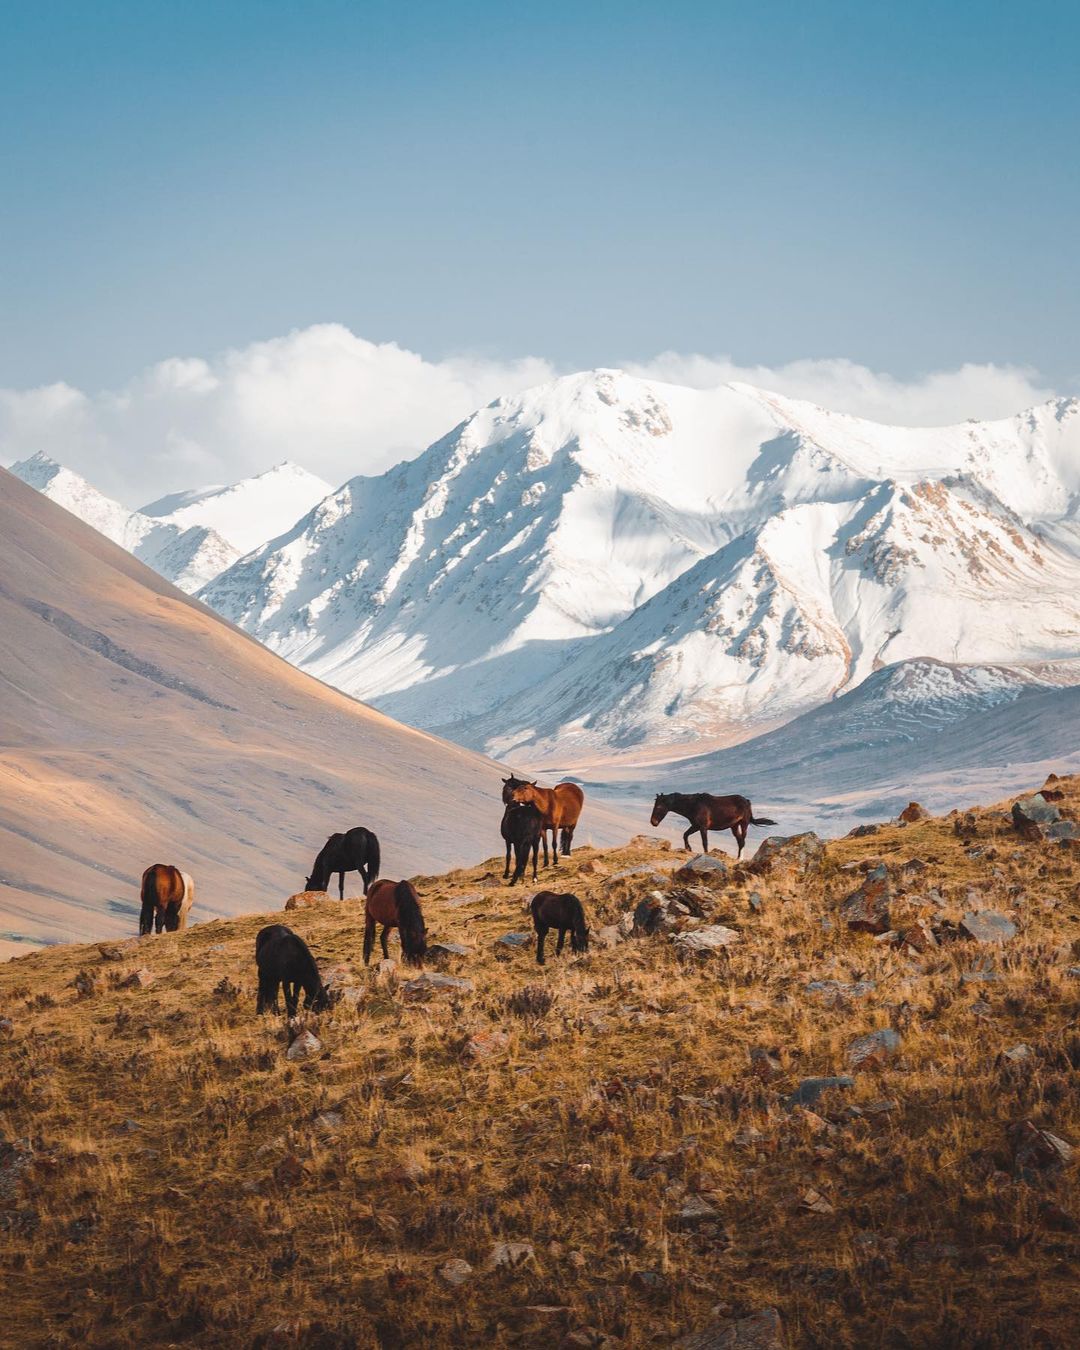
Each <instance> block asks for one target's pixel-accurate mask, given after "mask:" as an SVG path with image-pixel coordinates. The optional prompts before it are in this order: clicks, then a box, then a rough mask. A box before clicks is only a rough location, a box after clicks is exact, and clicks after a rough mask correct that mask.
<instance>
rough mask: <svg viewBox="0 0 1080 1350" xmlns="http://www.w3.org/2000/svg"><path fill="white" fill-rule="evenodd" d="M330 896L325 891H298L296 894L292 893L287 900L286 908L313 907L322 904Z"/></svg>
mask: <svg viewBox="0 0 1080 1350" xmlns="http://www.w3.org/2000/svg"><path fill="white" fill-rule="evenodd" d="M328 899H329V896H328V895H327V893H326V892H325V891H297V893H296V894H295V895H290V896H289V898H288V900H286V901H285V908H286V909H312V908H314V906H315V905H321V904H322V902H323V901H324V900H328Z"/></svg>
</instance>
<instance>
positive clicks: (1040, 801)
mask: <svg viewBox="0 0 1080 1350" xmlns="http://www.w3.org/2000/svg"><path fill="white" fill-rule="evenodd" d="M1017 811H1020V812H1021V814H1022V815H1024V816H1025V817H1026V818H1027V819H1028V820H1033V821H1034V822H1035V824H1036V825H1052V824H1053V823H1054V821H1055V820H1060V819H1061V811H1060V810H1059V809H1058V807H1056V806H1055V805H1054V803H1053V802H1048V801H1047V800H1046V798H1045V797H1044V796H1043V795H1042V793H1041V792H1036V793H1035V795H1034V796H1033V797H1021V798H1020V800H1019V801H1018V802H1014V803H1013V815H1014V817H1015V815H1016V812H1017Z"/></svg>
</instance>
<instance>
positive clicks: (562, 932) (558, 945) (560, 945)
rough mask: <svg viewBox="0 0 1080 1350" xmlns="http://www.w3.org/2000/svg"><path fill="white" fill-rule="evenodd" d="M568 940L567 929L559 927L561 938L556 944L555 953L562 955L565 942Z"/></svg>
mask: <svg viewBox="0 0 1080 1350" xmlns="http://www.w3.org/2000/svg"><path fill="white" fill-rule="evenodd" d="M565 941H566V929H565V928H560V929H559V940H558V942H556V944H555V955H556V956H562V949H563V943H564V942H565Z"/></svg>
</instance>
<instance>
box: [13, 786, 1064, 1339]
mask: <svg viewBox="0 0 1080 1350" xmlns="http://www.w3.org/2000/svg"><path fill="white" fill-rule="evenodd" d="M1040 781H1041V780H1038V779H1036V780H1033V781H1031V782H1029V783H1028V784H1027V785H1026V791H1030V790H1031V789H1033V788H1035V787H1037V785H1038V783H1039V782H1040ZM1045 786H1046V789H1047V791H1048V792H1049V793H1052V794H1053V800H1048V799H1047V798H1042V799H1041V800H1040V799H1039V798H1034V799H1029V798H1027V795H1026V792H1025V801H1024V803H1023V805H1024V806H1026V807H1027V809H1028V810H1029V811H1031V812H1033V813H1034V814H1036V815H1038V816H1040V817H1042V818H1043V819H1044V820H1046V822H1047V823H1046V824H1045V825H1036V826H1035V827H1034V828H1033V829H1029V828H1027V827H1025V829H1024V832H1023V833H1022V834H1021V833H1020V832H1018V830H1017V829H1016V827H1015V825H1014V818H1013V815H1012V814H1011V808H1012V806H1013V804H1014V803H1013V801H1012V799H1010V798H1005V799H1004V800H1000V799H998V801H997V804H996V805H995V806H990V807H985V808H973V809H972V810H970V811H967V810H965V811H962V812H954V813H952V814H951V815H949V816H945V817H942V816H937V817H926V815H925V813H922V814H920V813H919V812H912V813H909V814H911V815H912V816H913V817H914V819H913V822H912V823H910V824H908V823H904V824H897V823H895V822H893V823H879V824H877V826H876V828H873V827H872V828H871V830H870V831H869V832H868V831H865V830H864V831H863V832H861V833H860V834H859V835H858V836H857V837H853V838H847V839H840V840H830V841H825V842H823V841H821V840H820V839H817V838H815V837H813V836H809V835H803V836H802V837H801V838H795V839H784V838H775V839H770V840H768V841H766V843H765V845H764V846H763V848H762V850H761V851H760V852H759V855H758V857H757V858H755V859H754V860H752V861H750V862H746V861H744V863H743V864H741V865H739V866H735V865H734V864H733V860H732V859H731V858H727V859H724V858H721V857H718V856H715V855H714V856H711V857H709V858H706V859H696V860H691V859H689V858H688V855H686V854H676V853H674V852H673V851H672V850H671V848H670V845H669V844H668V843H667V841H666V840H663V839H657V838H655V837H652V838H648V837H645V838H642V837H639V838H638V839H636V840H634V841H632V842H631V843H630V844H629V845H627V846H623V847H620V848H618V849H612V850H606V851H601V850H592V849H588V848H581V849H580V850H578V851H577V852H576V853H575V855H574V857H572V858H571V859H570V860H569V861H568V862H567V863H565V864H563V865H561V866H560V889H565V890H569V891H571V892H573V893H574V894H576V895H577V896H578V897H579V898H580V899H581V901H582V903H583V905H584V908H585V911H586V914H587V917H588V922H589V925H590V928H591V940H590V943H589V949H588V951H587V952H586V953H582V954H575V953H573V952H571V951H570V949H569V944H567V949H566V950H565V951H564V952H563V954H562V955H561V956H556V955H555V954H554V951H553V950H552V947H553V944H552V943H551V942H550V941H549V944H548V955H547V964H546V965H545V966H543V967H540V966H538V965H537V964H536V960H535V955H534V951H535V947H534V937H533V934H532V933H531V932H529V931H527V929H528V923H527V920H526V918H525V916H524V915H523V912H522V907H521V906H522V895H521V892H520V890H518V891H511V890H509V889H508V888H506V887H505V886H504V885H503V884H502V882H501V859H498V858H491V859H489V860H488V861H487V862H486V863H483V864H481V865H479V866H475V867H470V868H468V869H467V870H462V871H457V872H451V873H444V872H442V871H441V869H440V872H439V874H438V875H429V876H420V877H416V878H414V880H415V883H416V886H417V888H418V891H419V894H420V899H421V904H422V907H423V912H424V917H425V919H426V922H427V927H428V935H429V942H430V944H431V948H430V950H429V953H428V958H427V961H426V963H425V968H424V969H423V970H417V969H411V968H409V967H407V966H405V965H403V964H401V963H400V962H399V960H397V959H395V958H397V957H398V956H399V948H398V946H397V944H396V940H393V939H392V941H394V945H393V946H392V948H391V953H392V956H391V959H390V960H389V961H386V962H375V961H373V962H372V964H371V965H370V966H369V967H367V968H365V967H364V966H363V965H362V958H361V955H360V940H361V933H360V929H359V926H358V923H357V915H356V908H355V906H354V905H352V904H349V903H346V904H344V905H342V904H340V903H338V902H337V901H333V900H331V901H322V902H319V903H317V904H315V905H314V906H312V907H310V908H294V909H291V910H287V911H283V910H282V907H281V906H282V902H283V900H284V896H283V894H282V893H281V891H280V890H278V891H275V890H274V889H273V888H272V887H270V886H259V887H258V888H257V889H256V891H255V893H256V894H257V895H258V897H259V900H258V907H259V908H261V909H262V910H263V911H264V912H263V913H261V914H249V915H247V916H246V917H243V918H237V919H230V920H226V921H221V922H218V923H215V924H202V925H200V926H197V927H195V928H192V929H189V930H188V931H187V932H184V933H178V934H167V935H164V936H162V937H149V938H146V939H143V940H139V939H131V940H128V941H126V942H114V941H110V942H103V943H100V944H97V945H96V946H65V947H60V948H56V949H53V950H49V951H43V952H37V953H34V954H31V955H29V956H25V957H23V958H21V959H19V960H17V961H11V962H8V963H6V964H4V965H0V1037H2V1038H3V1051H4V1053H3V1055H2V1056H0V1111H2V1112H3V1121H4V1135H3V1138H2V1139H0V1231H2V1232H3V1235H4V1241H3V1242H2V1243H0V1278H2V1279H3V1280H4V1288H5V1307H4V1318H5V1324H4V1326H5V1336H6V1338H7V1340H8V1342H9V1343H10V1344H12V1345H20V1346H23V1345H27V1346H28V1345H38V1344H41V1345H76V1344H77V1345H79V1346H81V1347H86V1348H87V1350H106V1348H109V1350H111V1347H114V1346H116V1345H117V1342H118V1332H117V1328H118V1327H120V1326H122V1327H123V1341H124V1343H125V1344H132V1345H141V1346H157V1345H162V1346H166V1345H169V1346H175V1345H198V1346H199V1347H207V1350H213V1348H216V1347H223V1348H224V1347H235V1346H237V1345H245V1346H251V1347H254V1348H256V1350H260V1348H261V1350H287V1348H288V1347H297V1346H304V1347H321V1350H355V1347H361V1346H362V1347H369V1346H371V1347H375V1346H379V1347H401V1348H402V1350H404V1347H413V1346H433V1347H435V1346H491V1347H499V1348H500V1350H501V1348H502V1347H509V1346H523V1347H541V1346H542V1347H555V1348H557V1350H587V1348H588V1347H594V1348H595V1350H600V1348H601V1347H609V1348H610V1350H615V1347H618V1348H619V1350H623V1348H624V1347H625V1348H626V1350H629V1348H630V1347H634V1348H635V1350H636V1348H637V1347H644V1346H670V1347H672V1350H817V1348H820V1347H824V1346H828V1347H830V1348H832V1347H837V1350H864V1347H869V1346H875V1347H877V1346H889V1347H901V1346H903V1347H936V1346H941V1347H944V1346H948V1347H950V1348H953V1347H955V1348H956V1350H1071V1348H1072V1347H1073V1346H1074V1345H1075V1343H1076V1279H1075V1271H1076V1266H1077V1262H1078V1261H1080V1210H1078V1200H1077V1195H1078V1192H1077V1188H1076V1181H1077V1167H1078V1159H1080V1152H1078V1150H1080V1094H1078V1093H1077V1092H1076V1090H1075V1089H1076V1073H1077V1069H1078V1067H1080V1036H1078V1034H1077V1016H1078V1013H1080V953H1078V950H1077V937H1076V932H1077V925H1078V922H1080V905H1078V897H1080V853H1078V851H1077V843H1076V840H1075V838H1073V839H1070V838H1068V837H1067V836H1069V835H1070V833H1072V834H1075V833H1076V832H1077V830H1078V829H1080V826H1078V825H1077V816H1078V814H1080V779H1076V778H1073V779H1059V780H1057V781H1056V782H1054V783H1052V784H1046V785H1045ZM1054 815H1060V816H1062V817H1063V819H1061V820H1059V821H1057V822H1051V821H1050V819H1049V818H1050V817H1052V816H1054ZM1025 819H1028V820H1030V819H1031V818H1030V817H1025ZM867 835H869V837H867ZM527 894H528V893H526V895H527ZM278 922H286V923H288V924H289V925H290V926H291V927H293V928H294V929H295V930H296V931H297V932H298V933H300V934H301V935H302V936H303V938H304V939H305V940H306V942H307V943H308V944H309V945H310V947H311V950H312V951H313V953H314V955H315V957H316V959H317V961H318V962H319V966H320V970H321V973H322V975H323V978H324V979H325V981H326V983H327V985H328V988H329V991H330V998H331V1006H330V1008H329V1009H328V1010H327V1011H325V1012H323V1013H320V1014H318V1015H315V1014H312V1013H302V1014H301V1015H300V1016H299V1017H298V1018H297V1019H295V1020H293V1021H292V1022H291V1023H290V1022H288V1021H287V1019H286V1018H285V1017H284V1016H283V1015H280V1014H279V1015H278V1016H274V1015H271V1014H267V1015H265V1016H262V1017H259V1016H257V1015H256V1012H255V1007H256V971H255V964H254V960H253V956H254V946H255V936H256V933H257V932H258V931H259V929H260V928H261V927H262V926H263V925H264V924H270V923H278Z"/></svg>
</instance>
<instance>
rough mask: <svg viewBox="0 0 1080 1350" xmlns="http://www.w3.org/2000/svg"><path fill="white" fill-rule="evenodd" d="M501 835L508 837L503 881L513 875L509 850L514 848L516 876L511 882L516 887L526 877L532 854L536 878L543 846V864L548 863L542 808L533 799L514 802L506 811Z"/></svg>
mask: <svg viewBox="0 0 1080 1350" xmlns="http://www.w3.org/2000/svg"><path fill="white" fill-rule="evenodd" d="M502 837H503V838H504V839H505V840H506V868H505V870H504V871H503V880H504V881H505V880H506V878H507V877H508V876H509V875H510V849H511V847H512V848H513V850H514V875H513V878H512V879H511V882H510V885H511V886H515V885H517V883H518V882H519V881H521V880H523V879H524V876H525V869H526V867H528V865H529V854H530V853H531V854H532V865H533V881H535V880H536V863H537V859H538V857H539V855H540V845H541V843H542V844H543V845H544V866H545V867H546V866H547V865H548V847H547V835H546V834H545V833H544V817H543V815H542V814H541V812H540V808H539V807H537V806H533V805H532V803H531V802H526V803H525V804H523V805H517V804H515V803H511V804H510V805H509V806H508V807H507V808H506V810H505V811H504V812H503V818H502Z"/></svg>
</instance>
